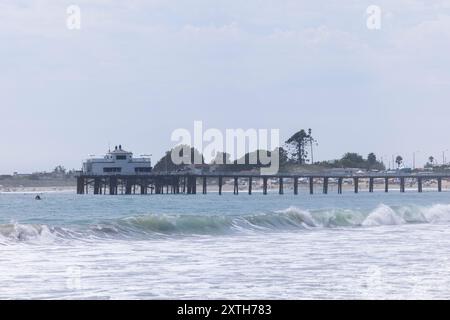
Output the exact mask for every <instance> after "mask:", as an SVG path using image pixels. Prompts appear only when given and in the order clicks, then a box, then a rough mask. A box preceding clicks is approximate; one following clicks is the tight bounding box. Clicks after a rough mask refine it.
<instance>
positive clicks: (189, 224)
mask: <svg viewBox="0 0 450 320" xmlns="http://www.w3.org/2000/svg"><path fill="white" fill-rule="evenodd" d="M442 222H450V205H444V204H437V205H433V206H430V207H419V206H401V207H395V206H388V205H385V204H380V205H379V206H378V207H376V208H375V209H374V210H372V211H369V212H367V211H364V210H359V209H338V208H331V209H320V210H310V211H308V210H303V209H300V208H297V207H289V208H287V209H285V210H281V211H276V212H268V213H258V214H251V215H185V214H179V215H170V214H149V215H142V216H132V217H127V218H122V219H118V220H111V221H103V222H100V223H93V224H90V225H78V226H72V227H71V228H62V227H55V226H47V225H40V224H19V223H10V224H0V243H4V242H11V241H13V242H22V241H25V242H28V241H55V240H56V239H79V240H89V239H99V238H100V239H110V238H133V239H134V238H136V237H144V238H148V237H161V236H172V235H220V234H230V233H251V232H267V231H292V230H312V229H318V228H335V227H359V226H364V227H373V226H382V225H401V224H408V223H442Z"/></svg>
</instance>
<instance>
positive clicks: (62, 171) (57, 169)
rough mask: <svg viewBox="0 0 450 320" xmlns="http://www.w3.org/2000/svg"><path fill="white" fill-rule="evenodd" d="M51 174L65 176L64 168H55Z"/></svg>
mask: <svg viewBox="0 0 450 320" xmlns="http://www.w3.org/2000/svg"><path fill="white" fill-rule="evenodd" d="M53 173H62V174H65V173H66V168H64V167H63V166H61V165H59V166H56V168H55V169H53Z"/></svg>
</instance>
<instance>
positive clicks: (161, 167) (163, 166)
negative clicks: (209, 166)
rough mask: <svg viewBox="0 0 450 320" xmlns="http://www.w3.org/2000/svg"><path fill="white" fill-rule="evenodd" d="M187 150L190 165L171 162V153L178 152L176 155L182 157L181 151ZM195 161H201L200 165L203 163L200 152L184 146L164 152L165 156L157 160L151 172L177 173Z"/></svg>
mask: <svg viewBox="0 0 450 320" xmlns="http://www.w3.org/2000/svg"><path fill="white" fill-rule="evenodd" d="M186 148H188V150H190V151H191V159H190V160H191V161H190V163H184V164H175V163H173V161H172V152H178V155H179V156H180V157H183V150H184V149H186ZM195 159H201V160H202V164H203V163H204V158H203V155H201V154H200V152H199V151H198V150H197V149H195V148H193V147H189V146H186V145H184V146H183V145H180V146H177V147H175V148H173V149H172V150H169V151H166V153H165V155H164V156H163V157H162V158H161V159H159V160H158V162H157V163H156V164H155V166H154V168H153V171H157V172H171V171H177V170H179V169H182V168H185V167H186V166H187V165H189V164H194V163H195Z"/></svg>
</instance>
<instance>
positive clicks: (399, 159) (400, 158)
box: [395, 156, 403, 169]
mask: <svg viewBox="0 0 450 320" xmlns="http://www.w3.org/2000/svg"><path fill="white" fill-rule="evenodd" d="M395 163H396V164H397V167H398V169H400V166H401V164H402V163H403V157H402V156H397V158H395Z"/></svg>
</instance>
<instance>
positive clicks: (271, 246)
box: [0, 191, 450, 299]
mask: <svg viewBox="0 0 450 320" xmlns="http://www.w3.org/2000/svg"><path fill="white" fill-rule="evenodd" d="M41 197H42V200H41V201H36V200H34V195H32V194H6V193H5V194H0V298H1V299H5V298H6V299H30V298H32V299H34V298H37V299H58V298H62V299H162V298H169V299H177V298H183V299H184V298H186V299H216V298H218V299H308V298H313V299H344V298H349V299H373V298H375V299H384V298H392V299H414V298H423V299H433V298H446V299H448V298H450V260H449V257H450V193H448V192H443V193H437V192H424V193H422V194H418V193H415V192H407V193H404V194H400V193H399V192H391V193H389V194H385V193H382V192H375V193H366V192H361V193H359V194H352V193H350V192H348V193H344V194H343V195H338V194H328V195H322V194H316V195H312V196H310V195H307V194H303V193H302V194H300V195H297V196H295V195H293V194H289V193H288V191H286V193H285V194H284V195H278V194H275V193H269V194H268V195H262V194H260V193H254V194H253V195H251V196H249V195H247V194H239V195H233V194H230V193H226V194H223V195H222V196H219V195H217V194H214V193H211V194H208V195H200V194H198V195H145V196H141V195H139V196H138V195H131V196H105V195H102V196H100V195H98V196H94V195H75V194H69V193H65V194H64V193H61V194H58V193H55V194H52V193H48V194H42V195H41Z"/></svg>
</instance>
